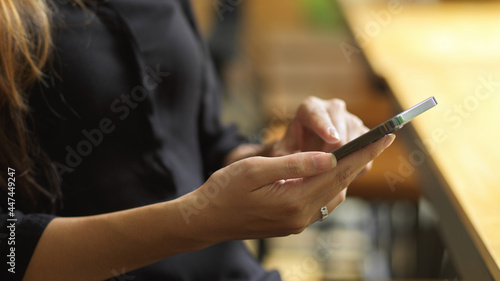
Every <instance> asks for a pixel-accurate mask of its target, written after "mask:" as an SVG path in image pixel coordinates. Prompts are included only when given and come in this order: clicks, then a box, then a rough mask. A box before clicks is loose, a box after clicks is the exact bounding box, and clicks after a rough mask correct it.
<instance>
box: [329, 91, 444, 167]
mask: <svg viewBox="0 0 500 281" xmlns="http://www.w3.org/2000/svg"><path fill="white" fill-rule="evenodd" d="M436 105H437V102H436V99H435V98H434V97H430V98H428V99H426V100H424V101H423V102H421V103H419V104H417V105H415V106H413V107H412V108H410V109H408V110H405V111H403V112H401V113H399V114H398V115H396V116H394V117H392V118H391V119H389V120H387V121H385V122H384V123H382V124H380V125H378V126H377V127H375V128H373V129H371V130H370V131H368V132H366V133H365V134H363V135H361V136H359V137H357V138H356V139H354V140H352V141H350V142H348V143H346V144H344V145H343V146H341V147H339V148H337V149H335V150H334V151H332V153H333V155H335V157H336V158H337V161H338V160H340V159H342V158H344V157H345V156H347V155H349V154H351V153H353V152H355V151H357V150H359V149H361V148H363V147H365V146H367V145H369V144H370V143H372V142H375V141H377V140H379V139H380V138H382V137H383V136H385V135H388V134H390V133H394V132H395V131H397V130H399V129H401V128H402V127H403V126H404V125H405V124H406V123H408V122H410V121H411V120H412V119H413V118H415V117H416V116H418V115H420V114H422V113H423V112H425V111H427V110H429V109H430V108H432V107H434V106H436Z"/></svg>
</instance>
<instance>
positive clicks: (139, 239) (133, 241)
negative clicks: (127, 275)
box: [23, 198, 217, 280]
mask: <svg viewBox="0 0 500 281" xmlns="http://www.w3.org/2000/svg"><path fill="white" fill-rule="evenodd" d="M182 200H184V199H183V198H179V199H177V200H173V201H169V202H164V203H158V204H154V205H149V206H145V207H140V208H135V209H130V210H125V211H120V212H114V213H109V214H103V215H96V216H88V217H77V218H56V219H54V220H53V221H52V222H51V223H49V225H48V226H47V228H46V229H45V231H44V233H43V235H42V237H41V238H40V240H39V242H38V245H37V247H36V249H35V252H34V254H33V256H32V258H31V261H30V263H29V266H28V269H27V271H26V274H25V277H24V279H23V280H103V279H108V278H112V277H114V275H116V274H117V273H120V274H121V273H123V271H131V270H134V269H137V268H139V267H142V266H145V265H148V264H151V263H154V262H156V261H158V260H160V259H163V258H165V257H168V256H171V255H174V254H178V253H182V252H189V251H194V250H199V249H202V248H204V247H207V246H209V245H211V244H213V243H215V242H217V241H208V240H206V239H205V237H213V236H212V235H204V231H206V230H207V229H209V228H207V227H204V226H203V225H201V224H202V223H203V222H202V221H201V220H200V221H195V222H193V221H191V222H190V223H187V222H186V221H185V220H184V218H183V216H182V215H181V213H180V209H179V206H180V204H183V202H182Z"/></svg>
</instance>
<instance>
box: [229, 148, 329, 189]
mask: <svg viewBox="0 0 500 281" xmlns="http://www.w3.org/2000/svg"><path fill="white" fill-rule="evenodd" d="M240 162H241V163H239V164H240V165H244V166H246V167H244V168H243V169H244V170H246V171H245V173H244V174H245V176H247V177H248V180H251V181H253V186H262V185H265V184H268V183H271V182H275V181H278V180H282V179H295V178H303V177H310V176H314V175H318V174H321V173H324V172H326V171H328V170H331V169H332V168H334V167H335V166H337V160H336V158H335V156H334V155H333V154H332V153H323V152H302V153H295V154H291V155H287V156H281V157H269V158H267V157H253V158H247V159H245V160H242V161H240ZM244 162H248V163H244ZM235 164H236V163H235ZM247 165H248V166H247ZM245 168H246V169H245Z"/></svg>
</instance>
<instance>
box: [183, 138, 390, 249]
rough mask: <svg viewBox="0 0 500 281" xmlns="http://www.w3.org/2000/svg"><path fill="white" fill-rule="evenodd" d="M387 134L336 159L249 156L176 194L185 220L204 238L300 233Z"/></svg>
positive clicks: (336, 200) (385, 142) (333, 203)
mask: <svg viewBox="0 0 500 281" xmlns="http://www.w3.org/2000/svg"><path fill="white" fill-rule="evenodd" d="M394 137H395V136H394V135H389V136H386V137H384V138H382V139H381V140H379V141H377V142H375V143H373V144H370V145H368V146H366V147H365V148H363V149H361V150H359V151H357V152H355V153H353V154H352V155H349V156H347V157H346V158H344V159H342V161H340V162H339V163H338V164H337V163H336V160H335V158H334V157H333V155H332V154H331V153H322V152H303V153H296V154H291V155H287V156H282V157H270V158H266V157H250V158H246V159H243V160H240V161H238V162H235V163H233V164H231V165H229V166H227V167H225V168H222V169H220V170H218V171H217V172H215V173H214V174H213V175H212V176H211V177H210V178H209V179H208V180H207V182H206V183H205V184H203V185H202V186H201V187H200V188H199V189H197V190H195V191H193V192H192V193H190V194H188V195H186V196H184V197H181V198H180V199H181V202H179V203H180V204H179V209H180V211H181V214H182V216H183V218H184V221H185V222H186V223H187V224H190V223H195V224H198V225H199V226H200V227H201V229H203V233H204V234H205V235H207V236H206V237H205V239H207V242H211V243H217V242H221V241H226V240H240V239H252V238H265V237H275V236H285V235H289V234H297V233H300V232H302V231H303V230H304V229H305V228H306V227H307V226H309V225H310V224H312V223H313V222H315V221H317V220H318V219H320V218H321V213H320V208H321V207H323V206H327V208H328V210H329V212H331V211H333V210H334V209H335V208H336V207H337V206H338V205H339V204H340V203H342V202H343V201H344V199H345V192H346V187H347V186H349V184H350V183H351V182H352V181H353V180H354V179H355V177H356V176H357V175H358V174H359V173H360V172H361V171H362V170H363V169H364V167H365V166H366V165H367V164H368V163H369V162H370V161H372V160H373V159H374V158H376V157H377V156H378V155H379V154H380V153H381V152H382V151H383V150H384V149H386V148H387V147H388V146H389V145H390V144H391V143H392V141H393V140H394Z"/></svg>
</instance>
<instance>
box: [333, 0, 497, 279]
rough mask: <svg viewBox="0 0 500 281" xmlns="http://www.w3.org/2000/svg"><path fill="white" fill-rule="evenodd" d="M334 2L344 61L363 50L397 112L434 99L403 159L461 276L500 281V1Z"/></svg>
mask: <svg viewBox="0 0 500 281" xmlns="http://www.w3.org/2000/svg"><path fill="white" fill-rule="evenodd" d="M339 2H340V4H341V6H342V9H343V11H344V14H345V16H346V18H347V20H348V24H349V27H350V29H351V30H352V32H353V34H354V35H355V36H356V37H357V40H358V43H359V46H352V45H349V44H343V45H339V47H340V48H343V50H344V54H345V56H346V60H349V58H350V57H351V56H356V55H360V52H362V53H363V54H364V55H365V56H366V58H367V60H368V62H369V64H370V66H371V68H372V69H373V71H374V72H375V73H376V74H377V75H378V76H380V77H382V78H383V79H385V81H386V82H387V84H388V86H389V87H390V89H391V91H392V92H393V94H394V97H395V99H396V100H397V101H398V103H399V105H400V106H401V108H409V107H410V106H412V105H414V104H416V103H417V102H420V101H421V100H423V99H425V98H427V97H429V96H435V98H436V99H437V101H438V103H439V104H438V106H437V107H435V108H433V109H432V110H430V111H429V112H427V113H425V114H423V115H422V116H420V117H418V118H416V120H414V121H413V122H412V128H413V129H405V133H407V132H412V133H413V134H412V136H411V137H409V138H407V141H408V142H409V144H410V145H412V146H413V150H412V153H410V155H409V159H407V160H408V162H409V163H411V164H412V166H414V167H415V168H418V169H420V170H421V171H422V177H423V182H425V183H426V184H425V187H424V190H423V192H424V194H425V196H426V197H427V199H428V200H429V201H431V203H433V205H434V207H435V209H436V211H437V212H438V214H439V216H440V228H441V229H440V230H441V233H442V235H443V238H444V240H445V243H446V244H447V246H448V248H449V251H450V253H451V256H452V259H453V261H454V262H455V264H456V265H457V268H458V270H459V272H460V273H461V275H462V277H463V278H465V280H500V269H499V267H500V165H499V162H500V3H499V2H479V1H478V2H475V1H471V2H456V1H455V2H433V3H426V4H424V3H415V1H389V2H384V1H360V0H357V1H353V0H344V1H339ZM423 2H426V1H423ZM427 2H429V1H427ZM406 131H407V132H406ZM400 141H401V140H400ZM398 161H399V160H397V159H395V164H398ZM399 176H401V177H402V178H404V175H399ZM395 180H396V181H397V180H398V178H397V177H395Z"/></svg>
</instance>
